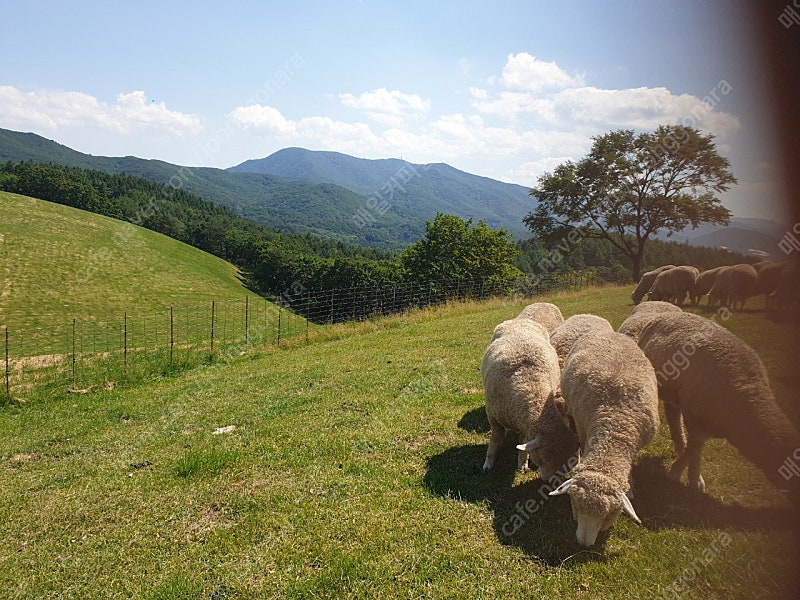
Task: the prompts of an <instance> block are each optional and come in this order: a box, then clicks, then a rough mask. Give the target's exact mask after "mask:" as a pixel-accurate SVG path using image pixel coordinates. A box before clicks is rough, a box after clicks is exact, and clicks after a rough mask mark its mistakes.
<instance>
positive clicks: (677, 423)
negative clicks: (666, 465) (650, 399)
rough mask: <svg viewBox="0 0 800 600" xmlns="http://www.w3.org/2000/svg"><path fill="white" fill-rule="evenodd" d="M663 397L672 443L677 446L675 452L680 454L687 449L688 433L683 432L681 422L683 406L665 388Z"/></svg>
mask: <svg viewBox="0 0 800 600" xmlns="http://www.w3.org/2000/svg"><path fill="white" fill-rule="evenodd" d="M661 399H662V400H663V402H664V416H665V417H666V418H667V425H669V435H670V437H671V438H672V445H673V446H675V453H676V454H677V455H678V456H680V455H681V454H683V451H684V450H685V449H686V435H685V434H684V432H683V423H682V422H681V421H682V419H681V407H680V405H678V404H677V403H676V402H675V401H674V400H673V399H672V398H671V394H670V393H667V392H664V391H663V390H662V392H661ZM676 399H677V398H676Z"/></svg>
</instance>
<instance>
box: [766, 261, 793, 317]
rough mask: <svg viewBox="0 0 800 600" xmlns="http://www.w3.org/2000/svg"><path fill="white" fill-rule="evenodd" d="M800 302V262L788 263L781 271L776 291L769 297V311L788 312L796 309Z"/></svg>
mask: <svg viewBox="0 0 800 600" xmlns="http://www.w3.org/2000/svg"><path fill="white" fill-rule="evenodd" d="M798 301H800V262H799V261H797V260H795V261H792V262H789V263H787V264H786V265H785V266H784V268H783V270H782V271H781V278H780V281H779V282H778V285H777V286H776V287H775V290H774V291H773V292H772V293H771V294H770V295H769V298H768V302H767V307H768V308H769V310H788V309H791V308H796V307H797V305H798Z"/></svg>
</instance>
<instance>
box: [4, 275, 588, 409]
mask: <svg viewBox="0 0 800 600" xmlns="http://www.w3.org/2000/svg"><path fill="white" fill-rule="evenodd" d="M595 283H596V278H595V276H594V274H593V273H592V272H579V273H566V274H560V275H557V276H556V275H548V276H546V277H543V276H537V277H527V278H525V279H523V280H520V281H517V282H516V283H514V284H513V285H509V284H508V283H498V282H492V281H487V280H467V279H458V280H455V279H454V280H442V281H435V282H427V283H424V284H403V285H392V286H376V287H371V288H339V289H332V290H324V291H317V292H312V291H308V290H302V289H301V290H298V291H295V293H293V294H291V295H289V294H284V295H282V296H280V297H278V298H274V299H273V301H270V300H268V299H265V298H260V297H255V298H253V297H249V296H248V297H246V298H245V299H244V300H242V301H235V302H234V301H225V302H219V301H211V302H208V303H205V304H199V305H194V306H187V307H169V308H165V309H164V310H162V311H159V312H155V313H150V314H145V315H135V314H129V313H123V315H122V316H121V317H119V318H116V319H111V320H106V321H98V320H93V319H73V320H72V322H70V323H65V324H61V325H55V326H52V327H42V328H31V329H25V330H16V329H11V328H8V327H2V330H3V333H2V334H0V336H2V337H0V343H3V344H4V354H3V355H2V356H0V360H3V362H4V391H5V394H6V396H11V395H12V393H13V394H14V395H24V394H25V393H27V392H29V391H31V390H34V389H39V388H42V387H51V386H52V387H54V388H57V389H63V387H64V386H66V387H67V388H68V389H69V390H70V391H72V392H75V393H80V392H85V391H90V390H93V389H97V388H99V387H102V386H106V387H110V386H113V385H114V384H115V382H116V381H120V380H123V379H125V378H128V377H136V378H141V377H148V376H157V375H159V374H163V373H168V372H170V371H173V370H175V369H182V368H186V367H187V366H191V365H193V364H199V363H201V362H203V361H208V360H211V359H212V357H215V356H219V355H226V354H227V355H234V354H237V353H239V352H242V351H244V350H246V349H247V348H254V347H259V346H261V347H263V346H270V345H280V344H281V342H282V341H285V340H288V339H292V338H303V337H305V338H306V340H307V339H308V336H309V328H310V327H311V326H316V325H324V324H333V323H341V322H345V321H359V320H364V319H368V318H374V317H378V316H385V315H390V314H396V313H401V312H404V311H408V310H413V309H419V308H425V307H427V306H434V305H437V304H442V303H445V302H450V301H463V300H483V299H488V298H491V297H498V296H515V297H518V298H524V297H529V296H535V295H542V294H548V293H552V292H555V291H563V290H569V289H580V288H583V287H586V286H589V285H593V284H595Z"/></svg>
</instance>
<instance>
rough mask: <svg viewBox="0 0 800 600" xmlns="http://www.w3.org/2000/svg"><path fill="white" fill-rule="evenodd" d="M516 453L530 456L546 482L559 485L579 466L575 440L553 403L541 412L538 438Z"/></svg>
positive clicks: (576, 440) (525, 444) (519, 447)
mask: <svg viewBox="0 0 800 600" xmlns="http://www.w3.org/2000/svg"><path fill="white" fill-rule="evenodd" d="M517 449H518V450H522V451H523V452H528V453H529V454H530V455H531V459H532V460H533V462H535V463H536V464H537V465H538V466H539V476H540V477H541V478H542V479H543V480H545V481H551V480H552V478H553V477H558V481H561V480H562V479H564V478H566V476H567V473H569V472H570V471H571V470H572V469H573V468H574V467H575V466H576V465H577V464H578V436H576V435H575V434H574V433H573V432H572V431H571V430H570V429H568V428H567V426H566V425H565V424H564V421H563V420H562V417H561V415H560V414H559V412H558V410H557V409H556V407H555V405H554V403H553V402H548V403H547V405H546V406H545V408H544V411H542V416H541V417H540V419H539V434H538V435H537V436H536V437H535V438H533V439H532V440H530V441H528V442H526V443H524V444H520V445H519V446H517Z"/></svg>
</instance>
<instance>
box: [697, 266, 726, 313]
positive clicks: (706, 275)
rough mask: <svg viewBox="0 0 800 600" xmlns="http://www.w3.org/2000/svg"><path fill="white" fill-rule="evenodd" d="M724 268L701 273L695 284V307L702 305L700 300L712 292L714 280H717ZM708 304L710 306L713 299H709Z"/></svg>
mask: <svg viewBox="0 0 800 600" xmlns="http://www.w3.org/2000/svg"><path fill="white" fill-rule="evenodd" d="M723 268H724V267H715V268H713V269H708V270H706V271H703V272H702V273H700V275H699V276H698V277H697V281H695V284H694V294H692V305H693V306H697V305H698V304H700V299H701V298H702V297H703V296H705V295H706V294H708V293H709V292H710V291H711V288H712V287H714V280H715V279H716V278H717V273H719V272H720V270H721V269H723ZM708 303H709V306H710V305H711V298H709V300H708Z"/></svg>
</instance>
